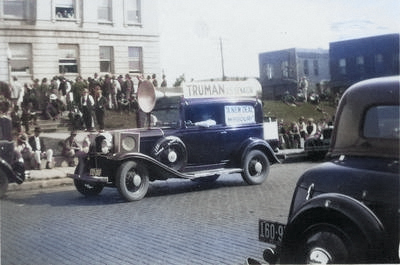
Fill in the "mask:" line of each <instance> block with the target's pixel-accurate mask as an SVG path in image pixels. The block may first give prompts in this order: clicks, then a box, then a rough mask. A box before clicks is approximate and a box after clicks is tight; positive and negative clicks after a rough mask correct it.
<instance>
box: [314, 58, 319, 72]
mask: <svg viewBox="0 0 400 265" xmlns="http://www.w3.org/2000/svg"><path fill="white" fill-rule="evenodd" d="M313 68H314V75H319V62H318V60H314V61H313Z"/></svg>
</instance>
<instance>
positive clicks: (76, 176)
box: [67, 174, 108, 183]
mask: <svg viewBox="0 0 400 265" xmlns="http://www.w3.org/2000/svg"><path fill="white" fill-rule="evenodd" d="M67 177H69V178H73V179H76V180H81V181H87V182H100V183H107V182H108V177H102V176H90V175H82V176H81V175H79V174H67Z"/></svg>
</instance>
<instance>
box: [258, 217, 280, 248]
mask: <svg viewBox="0 0 400 265" xmlns="http://www.w3.org/2000/svg"><path fill="white" fill-rule="evenodd" d="M285 226H286V225H284V224H281V223H277V222H270V221H265V220H262V219H260V220H259V221H258V239H259V240H260V241H263V242H267V243H270V244H274V245H277V244H280V242H281V241H282V237H283V233H284V231H285Z"/></svg>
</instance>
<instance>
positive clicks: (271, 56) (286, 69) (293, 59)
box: [259, 48, 330, 99]
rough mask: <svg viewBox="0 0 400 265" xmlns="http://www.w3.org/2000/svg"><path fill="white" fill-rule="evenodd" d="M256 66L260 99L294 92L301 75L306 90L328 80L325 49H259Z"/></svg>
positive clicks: (277, 97)
mask: <svg viewBox="0 0 400 265" xmlns="http://www.w3.org/2000/svg"><path fill="white" fill-rule="evenodd" d="M259 69H260V82H261V85H262V89H263V98H264V99H280V98H281V97H282V95H284V94H285V93H286V91H288V92H289V93H290V94H292V95H296V94H297V88H298V87H299V83H300V81H301V79H302V78H303V77H304V78H305V79H306V80H307V82H308V91H309V92H311V91H316V90H317V88H318V86H319V85H320V84H321V82H322V83H323V82H324V81H329V80H330V74H329V51H328V50H323V49H298V48H292V49H286V50H280V51H272V52H265V53H261V54H259Z"/></svg>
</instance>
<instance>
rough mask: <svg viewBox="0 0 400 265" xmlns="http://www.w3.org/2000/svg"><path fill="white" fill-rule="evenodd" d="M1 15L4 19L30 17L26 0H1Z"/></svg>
mask: <svg viewBox="0 0 400 265" xmlns="http://www.w3.org/2000/svg"><path fill="white" fill-rule="evenodd" d="M2 4H3V15H4V18H6V19H30V18H31V17H32V14H31V13H32V12H30V11H29V1H28V0H3V3H2Z"/></svg>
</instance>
